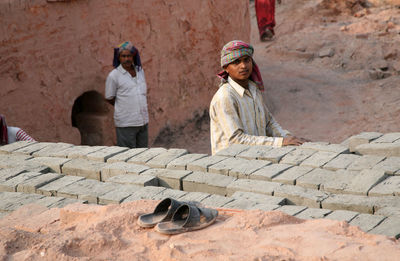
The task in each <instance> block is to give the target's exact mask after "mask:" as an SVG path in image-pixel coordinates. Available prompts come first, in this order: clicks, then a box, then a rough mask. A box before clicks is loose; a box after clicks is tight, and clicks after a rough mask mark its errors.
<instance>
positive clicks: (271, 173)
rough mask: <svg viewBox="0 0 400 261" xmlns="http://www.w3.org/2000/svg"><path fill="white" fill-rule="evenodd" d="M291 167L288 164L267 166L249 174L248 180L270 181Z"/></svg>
mask: <svg viewBox="0 0 400 261" xmlns="http://www.w3.org/2000/svg"><path fill="white" fill-rule="evenodd" d="M291 167H292V165H288V164H271V165H267V166H265V167H263V168H261V169H259V170H257V171H255V172H253V173H251V174H250V176H249V178H250V179H257V180H266V181H271V180H272V179H273V178H275V177H277V176H279V175H280V174H282V173H283V172H284V171H286V170H288V169H290V168H291Z"/></svg>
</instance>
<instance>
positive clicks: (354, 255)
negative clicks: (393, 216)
mask: <svg viewBox="0 0 400 261" xmlns="http://www.w3.org/2000/svg"><path fill="white" fill-rule="evenodd" d="M156 203H157V201H144V200H142V201H134V202H129V203H124V204H121V205H108V206H98V205H90V206H88V205H82V204H73V205H69V206H67V207H65V208H63V209H57V208H56V209H51V210H46V209H45V208H42V207H39V206H35V205H27V206H24V207H23V208H21V209H19V210H17V211H16V212H14V213H12V214H11V215H9V216H6V217H5V218H3V219H0V260H59V261H61V260H307V261H309V260H396V258H398V257H399V256H400V242H398V241H395V240H393V239H390V238H387V237H385V236H379V235H370V234H366V233H364V232H362V231H361V230H359V229H358V227H352V226H349V225H348V224H347V223H346V222H339V221H331V220H309V221H305V220H301V219H298V218H295V217H292V216H288V215H286V214H284V213H282V212H279V211H271V212H263V211H258V210H253V211H238V212H232V211H220V213H219V214H220V215H219V216H218V219H217V221H216V222H215V223H214V224H212V225H211V226H209V227H207V228H204V229H202V230H197V231H192V232H187V233H182V234H178V235H173V236H168V235H163V234H159V233H158V232H156V231H155V230H154V229H151V228H150V229H148V228H146V229H144V228H140V227H139V226H138V224H137V218H138V217H139V215H141V214H144V213H148V212H151V211H152V210H153V208H154V207H155V205H156Z"/></svg>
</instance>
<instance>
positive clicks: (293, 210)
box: [277, 205, 307, 216]
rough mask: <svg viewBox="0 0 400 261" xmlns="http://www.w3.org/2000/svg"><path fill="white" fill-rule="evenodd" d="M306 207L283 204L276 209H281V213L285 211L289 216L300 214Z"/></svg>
mask: <svg viewBox="0 0 400 261" xmlns="http://www.w3.org/2000/svg"><path fill="white" fill-rule="evenodd" d="M306 209H307V207H304V206H294V205H285V206H282V207H280V208H278V209H277V210H278V211H281V212H283V213H286V214H288V215H290V216H295V215H298V214H300V213H301V212H302V211H304V210H306Z"/></svg>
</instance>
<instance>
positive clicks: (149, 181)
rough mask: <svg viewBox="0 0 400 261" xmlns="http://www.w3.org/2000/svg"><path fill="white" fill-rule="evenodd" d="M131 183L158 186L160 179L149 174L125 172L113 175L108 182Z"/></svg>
mask: <svg viewBox="0 0 400 261" xmlns="http://www.w3.org/2000/svg"><path fill="white" fill-rule="evenodd" d="M109 182H112V183H118V184H130V185H137V186H143V187H145V186H158V179H157V178H156V177H154V176H149V175H135V174H124V175H118V176H114V177H111V178H109V179H107V180H106V183H109Z"/></svg>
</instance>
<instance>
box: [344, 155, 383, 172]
mask: <svg viewBox="0 0 400 261" xmlns="http://www.w3.org/2000/svg"><path fill="white" fill-rule="evenodd" d="M384 159H385V157H384V156H374V155H364V156H362V157H360V158H358V159H356V160H355V161H353V163H351V164H350V165H349V166H348V167H347V169H348V170H363V169H371V168H373V167H374V166H375V165H376V164H378V163H379V162H381V161H382V160H384Z"/></svg>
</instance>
